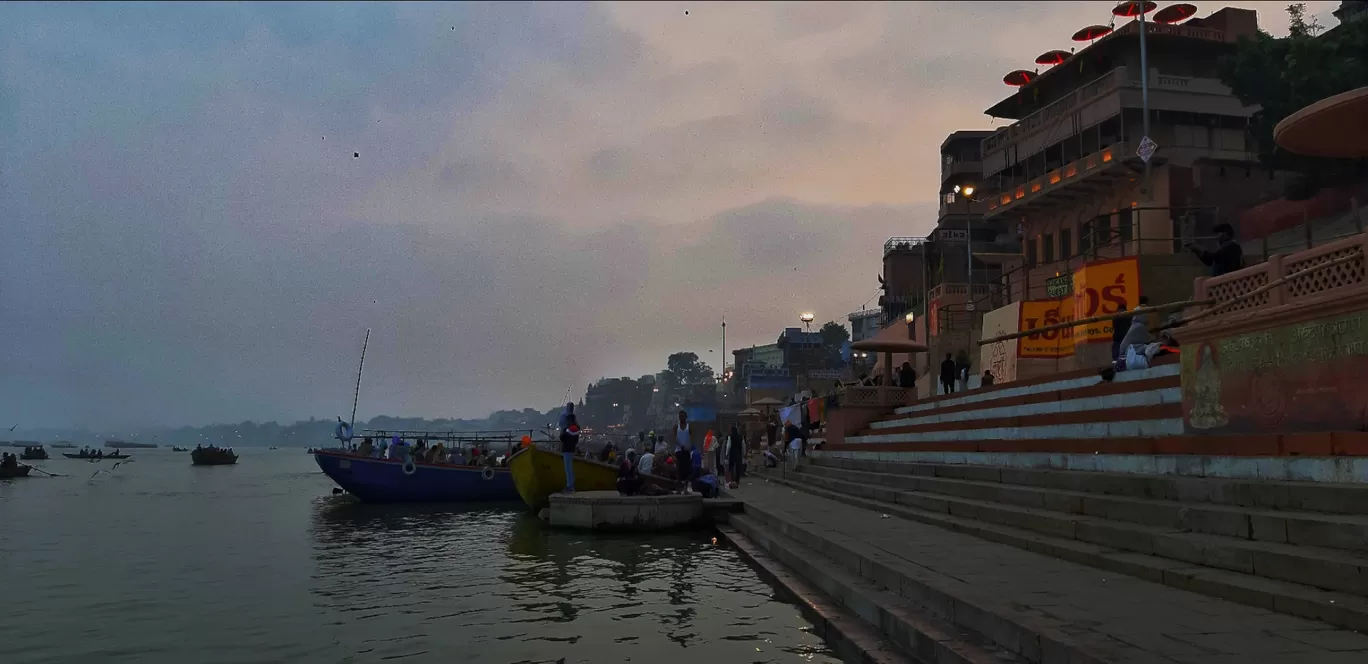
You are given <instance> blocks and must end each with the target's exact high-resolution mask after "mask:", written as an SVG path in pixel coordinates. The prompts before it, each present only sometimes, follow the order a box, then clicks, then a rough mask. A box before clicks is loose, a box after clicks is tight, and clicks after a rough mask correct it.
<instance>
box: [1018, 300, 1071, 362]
mask: <svg viewBox="0 0 1368 664" xmlns="http://www.w3.org/2000/svg"><path fill="white" fill-rule="evenodd" d="M1073 303H1074V301H1073V300H1071V299H1068V298H1065V299H1062V300H1026V301H1024V302H1021V316H1020V322H1019V324H1018V325H1019V326H1018V328H1017V330H1018V331H1021V332H1025V331H1027V330H1033V329H1035V328H1037V327H1046V326H1049V325H1056V324H1058V323H1063V322H1066V321H1071V320H1073V319H1074V315H1073ZM1073 336H1074V328H1071V327H1066V328H1063V329H1058V330H1049V331H1046V332H1040V333H1037V334H1032V335H1028V336H1025V337H1022V338H1021V339H1020V340H1019V341H1020V343H1019V345H1018V346H1017V357H1024V358H1056V357H1068V356H1070V355H1073V352H1074V339H1073Z"/></svg>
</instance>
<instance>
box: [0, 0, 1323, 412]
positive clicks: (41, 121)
mask: <svg viewBox="0 0 1368 664" xmlns="http://www.w3.org/2000/svg"><path fill="white" fill-rule="evenodd" d="M1111 4H1112V3H1110V2H1106V1H1105V0H1103V1H1101V2H1030V3H1026V2H1000V3H990V2H904V3H897V4H864V3H839V4H821V3H800V4H744V3H726V4H708V3H694V2H684V3H675V2H650V3H640V4H576V3H569V2H564V3H562V2H555V3H542V4H513V3H501V4H480V3H457V4H438V3H419V4H363V3H345V4H326V3H300V4H214V3H191V4H174V3H154V4H118V3H96V4H79V3H41V4H39V3H33V4H29V3H3V4H0V421H10V420H12V421H14V422H18V423H22V424H23V426H24V427H26V428H27V427H39V426H88V427H103V426H116V425H183V424H207V423H211V422H234V421H241V420H245V419H255V420H269V419H279V420H295V419H301V418H307V417H309V416H313V415H317V416H322V417H327V416H331V415H333V414H345V413H346V412H347V411H348V409H349V407H350V405H351V397H352V390H353V388H354V380H355V377H356V376H355V374H356V369H357V361H358V358H359V354H360V350H361V345H362V340H363V338H364V336H365V333H366V330H367V329H368V328H369V329H370V330H371V337H370V343H369V348H368V350H367V355H366V370H365V377H364V382H363V385H362V391H361V407H360V410H359V412H358V416H359V417H362V418H366V417H370V416H373V415H378V414H390V415H404V416H426V417H454V416H465V417H480V416H483V415H485V414H486V413H488V412H490V411H491V410H495V409H501V408H522V407H525V406H530V407H537V408H545V407H550V406H552V405H554V404H555V403H557V402H559V401H560V400H562V399H563V397H564V396H565V393H566V391H567V390H573V392H574V393H575V394H576V395H578V394H580V393H582V391H583V389H584V387H585V385H586V384H588V383H590V382H592V381H595V380H597V379H599V378H601V377H605V376H640V375H643V374H647V373H654V372H655V371H658V370H659V369H661V368H663V367H664V364H665V358H666V356H667V355H668V354H670V353H672V352H675V351H680V350H688V351H693V352H696V353H698V354H699V356H700V357H701V358H702V359H703V360H704V361H706V362H708V363H709V364H711V365H712V366H714V367H719V366H720V365H721V356H722V352H723V348H722V326H721V323H722V321H723V320H724V319H725V320H726V323H727V326H726V331H727V339H726V344H727V349H728V350H733V349H735V348H737V347H741V346H747V345H754V344H763V343H772V342H773V341H774V339H775V338H776V337H777V336H778V334H779V333H780V331H781V330H782V329H783V328H784V327H789V326H797V325H799V323H798V320H797V317H798V314H799V313H801V312H804V311H812V312H814V313H815V314H816V315H817V317H818V319H819V322H820V321H825V320H838V321H842V322H844V320H845V315H846V314H847V313H849V312H852V311H856V310H859V309H861V308H864V307H866V306H873V304H874V301H872V298H874V297H875V296H876V294H877V290H876V289H877V285H878V284H877V280H876V276H877V275H878V273H879V271H880V259H881V251H882V245H883V242H884V240H886V239H887V238H888V237H890V236H898V235H923V234H925V233H927V232H928V231H929V230H930V229H931V228H932V227H933V226H934V225H935V209H936V193H937V180H938V176H939V170H938V169H939V166H938V153H937V149H938V146H939V145H940V143H941V141H942V140H944V138H945V136H946V135H947V134H949V133H950V132H952V131H955V130H960V129H988V128H994V127H996V126H1001V123H1000V122H994V121H993V120H992V119H991V118H988V117H987V116H985V115H984V114H983V110H984V109H986V108H988V107H989V106H991V105H992V104H993V103H995V102H997V101H998V100H1000V99H1002V98H1004V97H1005V96H1007V94H1008V93H1009V91H1010V90H1009V89H1008V88H1007V87H1006V86H1004V85H1003V84H1002V82H1001V77H1002V75H1003V74H1004V73H1006V72H1008V71H1010V70H1012V69H1017V68H1023V67H1026V68H1030V67H1034V65H1032V64H1031V63H1032V61H1033V60H1034V57H1035V56H1036V55H1037V54H1039V53H1041V52H1044V51H1046V50H1049V49H1053V48H1068V47H1069V46H1071V45H1072V42H1070V41H1069V36H1070V35H1071V34H1072V33H1073V32H1074V31H1075V30H1076V29H1078V28H1080V27H1083V26H1084V25H1085V24H1089V23H1106V22H1107V21H1108V20H1109V18H1110V13H1109V9H1110V6H1111ZM1308 5H1309V6H1310V9H1311V11H1312V12H1314V13H1316V14H1317V15H1318V16H1319V17H1320V21H1321V23H1322V24H1324V25H1333V24H1334V22H1335V21H1334V19H1333V18H1332V17H1331V16H1330V14H1329V12H1330V11H1331V10H1333V9H1334V8H1335V7H1336V6H1338V3H1337V2H1311V3H1308ZM1218 6H1219V5H1215V4H1203V5H1200V9H1201V12H1200V13H1201V14H1202V15H1205V14H1206V13H1208V12H1209V11H1211V10H1213V9H1215V8H1216V7H1218ZM1235 6H1242V7H1248V8H1253V9H1257V10H1258V11H1259V14H1260V24H1261V26H1263V27H1264V28H1265V29H1267V30H1269V31H1270V32H1272V33H1273V34H1275V35H1281V34H1285V33H1286V27H1287V19H1286V15H1285V14H1284V12H1283V7H1284V6H1285V3H1279V2H1246V3H1243V4H1236V5H1235Z"/></svg>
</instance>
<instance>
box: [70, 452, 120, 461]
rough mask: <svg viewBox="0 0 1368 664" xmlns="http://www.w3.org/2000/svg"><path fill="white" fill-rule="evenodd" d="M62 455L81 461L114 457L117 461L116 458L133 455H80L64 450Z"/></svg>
mask: <svg viewBox="0 0 1368 664" xmlns="http://www.w3.org/2000/svg"><path fill="white" fill-rule="evenodd" d="M62 456H64V457H66V458H68V459H80V460H82V461H91V460H94V461H104V460H105V459H114V460H116V461H117V460H119V459H127V458H128V457H130V456H133V455H131V454H106V455H104V456H81V455H79V454H68V453H66V452H63V453H62Z"/></svg>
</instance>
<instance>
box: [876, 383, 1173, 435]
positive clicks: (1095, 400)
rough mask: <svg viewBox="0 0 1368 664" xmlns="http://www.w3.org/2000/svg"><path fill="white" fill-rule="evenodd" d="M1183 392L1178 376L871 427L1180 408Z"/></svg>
mask: <svg viewBox="0 0 1368 664" xmlns="http://www.w3.org/2000/svg"><path fill="white" fill-rule="evenodd" d="M1182 402H1183V391H1182V387H1181V385H1180V383H1179V378H1178V376H1167V377H1162V378H1151V379H1148V380H1142V381H1135V382H1133V383H1120V384H1117V383H1102V384H1100V385H1093V386H1089V387H1081V388H1078V389H1074V390H1065V391H1062V392H1041V393H1036V394H1028V395H1025V396H1020V397H1012V398H1006V399H993V400H990V401H982V402H978V403H969V404H961V405H958V406H948V407H945V408H934V409H931V410H927V411H921V412H918V413H912V414H908V415H894V416H892V417H890V418H887V419H884V420H880V421H877V422H874V423H872V424H870V427H869V428H870V429H872V430H874V431H882V430H884V429H899V428H902V427H907V426H915V425H919V424H941V423H945V422H969V421H973V420H978V419H986V418H1002V417H1021V416H1025V415H1044V414H1051V413H1073V412H1080V411H1087V410H1107V409H1112V408H1133V407H1137V406H1157V405H1160V404H1181V403H1182Z"/></svg>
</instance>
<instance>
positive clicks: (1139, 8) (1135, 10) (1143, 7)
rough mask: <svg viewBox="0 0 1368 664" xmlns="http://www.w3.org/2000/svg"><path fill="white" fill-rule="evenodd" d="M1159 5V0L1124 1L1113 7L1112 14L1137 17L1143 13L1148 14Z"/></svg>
mask: <svg viewBox="0 0 1368 664" xmlns="http://www.w3.org/2000/svg"><path fill="white" fill-rule="evenodd" d="M1158 6H1159V3H1157V2H1140V0H1132V1H1131V2H1123V3H1121V4H1119V5H1117V6H1115V7H1113V8H1112V15H1114V16H1125V17H1126V18H1135V17H1136V16H1139V15H1141V14H1148V13H1150V12H1152V11H1154V8H1155V7H1158Z"/></svg>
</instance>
